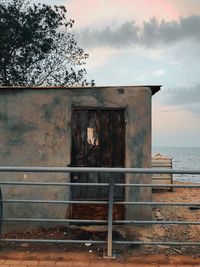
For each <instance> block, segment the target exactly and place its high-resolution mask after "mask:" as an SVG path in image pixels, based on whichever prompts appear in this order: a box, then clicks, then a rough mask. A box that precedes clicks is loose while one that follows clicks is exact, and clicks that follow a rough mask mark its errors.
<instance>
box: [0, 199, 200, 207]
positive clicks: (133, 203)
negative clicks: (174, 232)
mask: <svg viewBox="0 0 200 267" xmlns="http://www.w3.org/2000/svg"><path fill="white" fill-rule="evenodd" d="M0 202H3V203H46V204H108V201H84V200H31V199H4V200H0ZM114 204H115V205H159V206H195V207H197V206H198V207H200V203H182V202H147V201H144V202H140V201H138V202H133V201H116V202H114Z"/></svg>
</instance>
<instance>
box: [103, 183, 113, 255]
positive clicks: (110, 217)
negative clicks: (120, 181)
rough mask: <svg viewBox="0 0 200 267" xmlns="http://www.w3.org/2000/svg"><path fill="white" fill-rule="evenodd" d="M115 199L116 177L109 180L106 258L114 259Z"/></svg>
mask: <svg viewBox="0 0 200 267" xmlns="http://www.w3.org/2000/svg"><path fill="white" fill-rule="evenodd" d="M113 201H114V178H110V181H109V202H108V236H107V255H105V256H104V258H106V259H114V258H115V256H113V253H112V243H113V240H112V231H113Z"/></svg>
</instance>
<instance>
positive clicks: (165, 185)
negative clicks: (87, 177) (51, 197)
mask: <svg viewBox="0 0 200 267" xmlns="http://www.w3.org/2000/svg"><path fill="white" fill-rule="evenodd" d="M0 184H2V185H27V186H29V185H36V186H37V185H38V186H40V185H42V186H108V185H109V183H55V182H7V181H6V182H0ZM115 186H123V187H159V188H160V187H174V188H200V185H194V184H191V185H188V184H187V185H179V184H115Z"/></svg>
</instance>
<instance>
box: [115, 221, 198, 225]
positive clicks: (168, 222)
mask: <svg viewBox="0 0 200 267" xmlns="http://www.w3.org/2000/svg"><path fill="white" fill-rule="evenodd" d="M113 223H115V224H129V223H131V224H184V225H187V224H189V225H200V221H198V222H194V221H136V220H115V221H113Z"/></svg>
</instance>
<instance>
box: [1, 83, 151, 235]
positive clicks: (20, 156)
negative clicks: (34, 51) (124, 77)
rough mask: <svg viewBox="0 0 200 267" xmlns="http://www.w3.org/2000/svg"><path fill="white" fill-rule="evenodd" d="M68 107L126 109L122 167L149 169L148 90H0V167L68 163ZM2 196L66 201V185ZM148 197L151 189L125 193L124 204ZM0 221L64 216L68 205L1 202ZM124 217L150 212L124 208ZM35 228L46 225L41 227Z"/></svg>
mask: <svg viewBox="0 0 200 267" xmlns="http://www.w3.org/2000/svg"><path fill="white" fill-rule="evenodd" d="M73 107H109V108H110V107H123V108H125V118H126V148H125V151H126V152H125V153H126V155H125V166H126V167H150V162H151V90H150V89H149V88H148V87H108V88H99V87H96V88H65V89H63V88H61V89H59V88H55V89H48V88H45V89H30V88H29V89H14V88H12V89H0V140H1V141H0V165H1V166H57V167H59V166H66V165H68V164H70V161H71V112H72V108H73ZM0 179H1V180H2V181H5V180H8V181H50V182H69V180H70V178H69V175H68V174H30V173H27V174H26V173H24V174H22V173H21V174H13V173H12V174H8V173H1V174H0ZM126 182H128V183H129V182H137V183H140V182H141V183H142V182H145V183H151V177H150V176H148V175H126ZM2 195H3V198H4V199H9V198H16V199H55V200H59V199H61V200H69V199H70V191H69V187H50V186H49V187H42V186H37V187H36V186H35V187H28V186H23V187H17V186H15V187H13V186H2ZM150 199H151V190H150V189H145V188H143V189H142V188H127V189H126V200H127V201H137V200H140V201H143V200H150ZM4 217H36V218H67V217H68V206H67V205H54V206H52V205H51V206H50V205H47V204H42V205H41V204H8V203H5V204H4ZM126 217H127V219H136V218H140V219H145V218H148V219H150V217H151V209H150V208H148V207H141V206H138V207H137V206H131V205H128V206H127V207H126ZM30 225H31V224H30ZM34 225H36V224H34ZM38 225H40V226H42V225H43V226H47V225H46V223H45V224H42V223H40V224H37V226H38ZM22 226H23V224H20V223H17V224H16V223H15V224H14V223H9V224H8V223H6V224H4V230H5V231H6V230H8V229H11V227H12V229H13V228H15V229H16V228H20V227H22ZM31 226H33V225H31ZM49 226H50V225H49Z"/></svg>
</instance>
